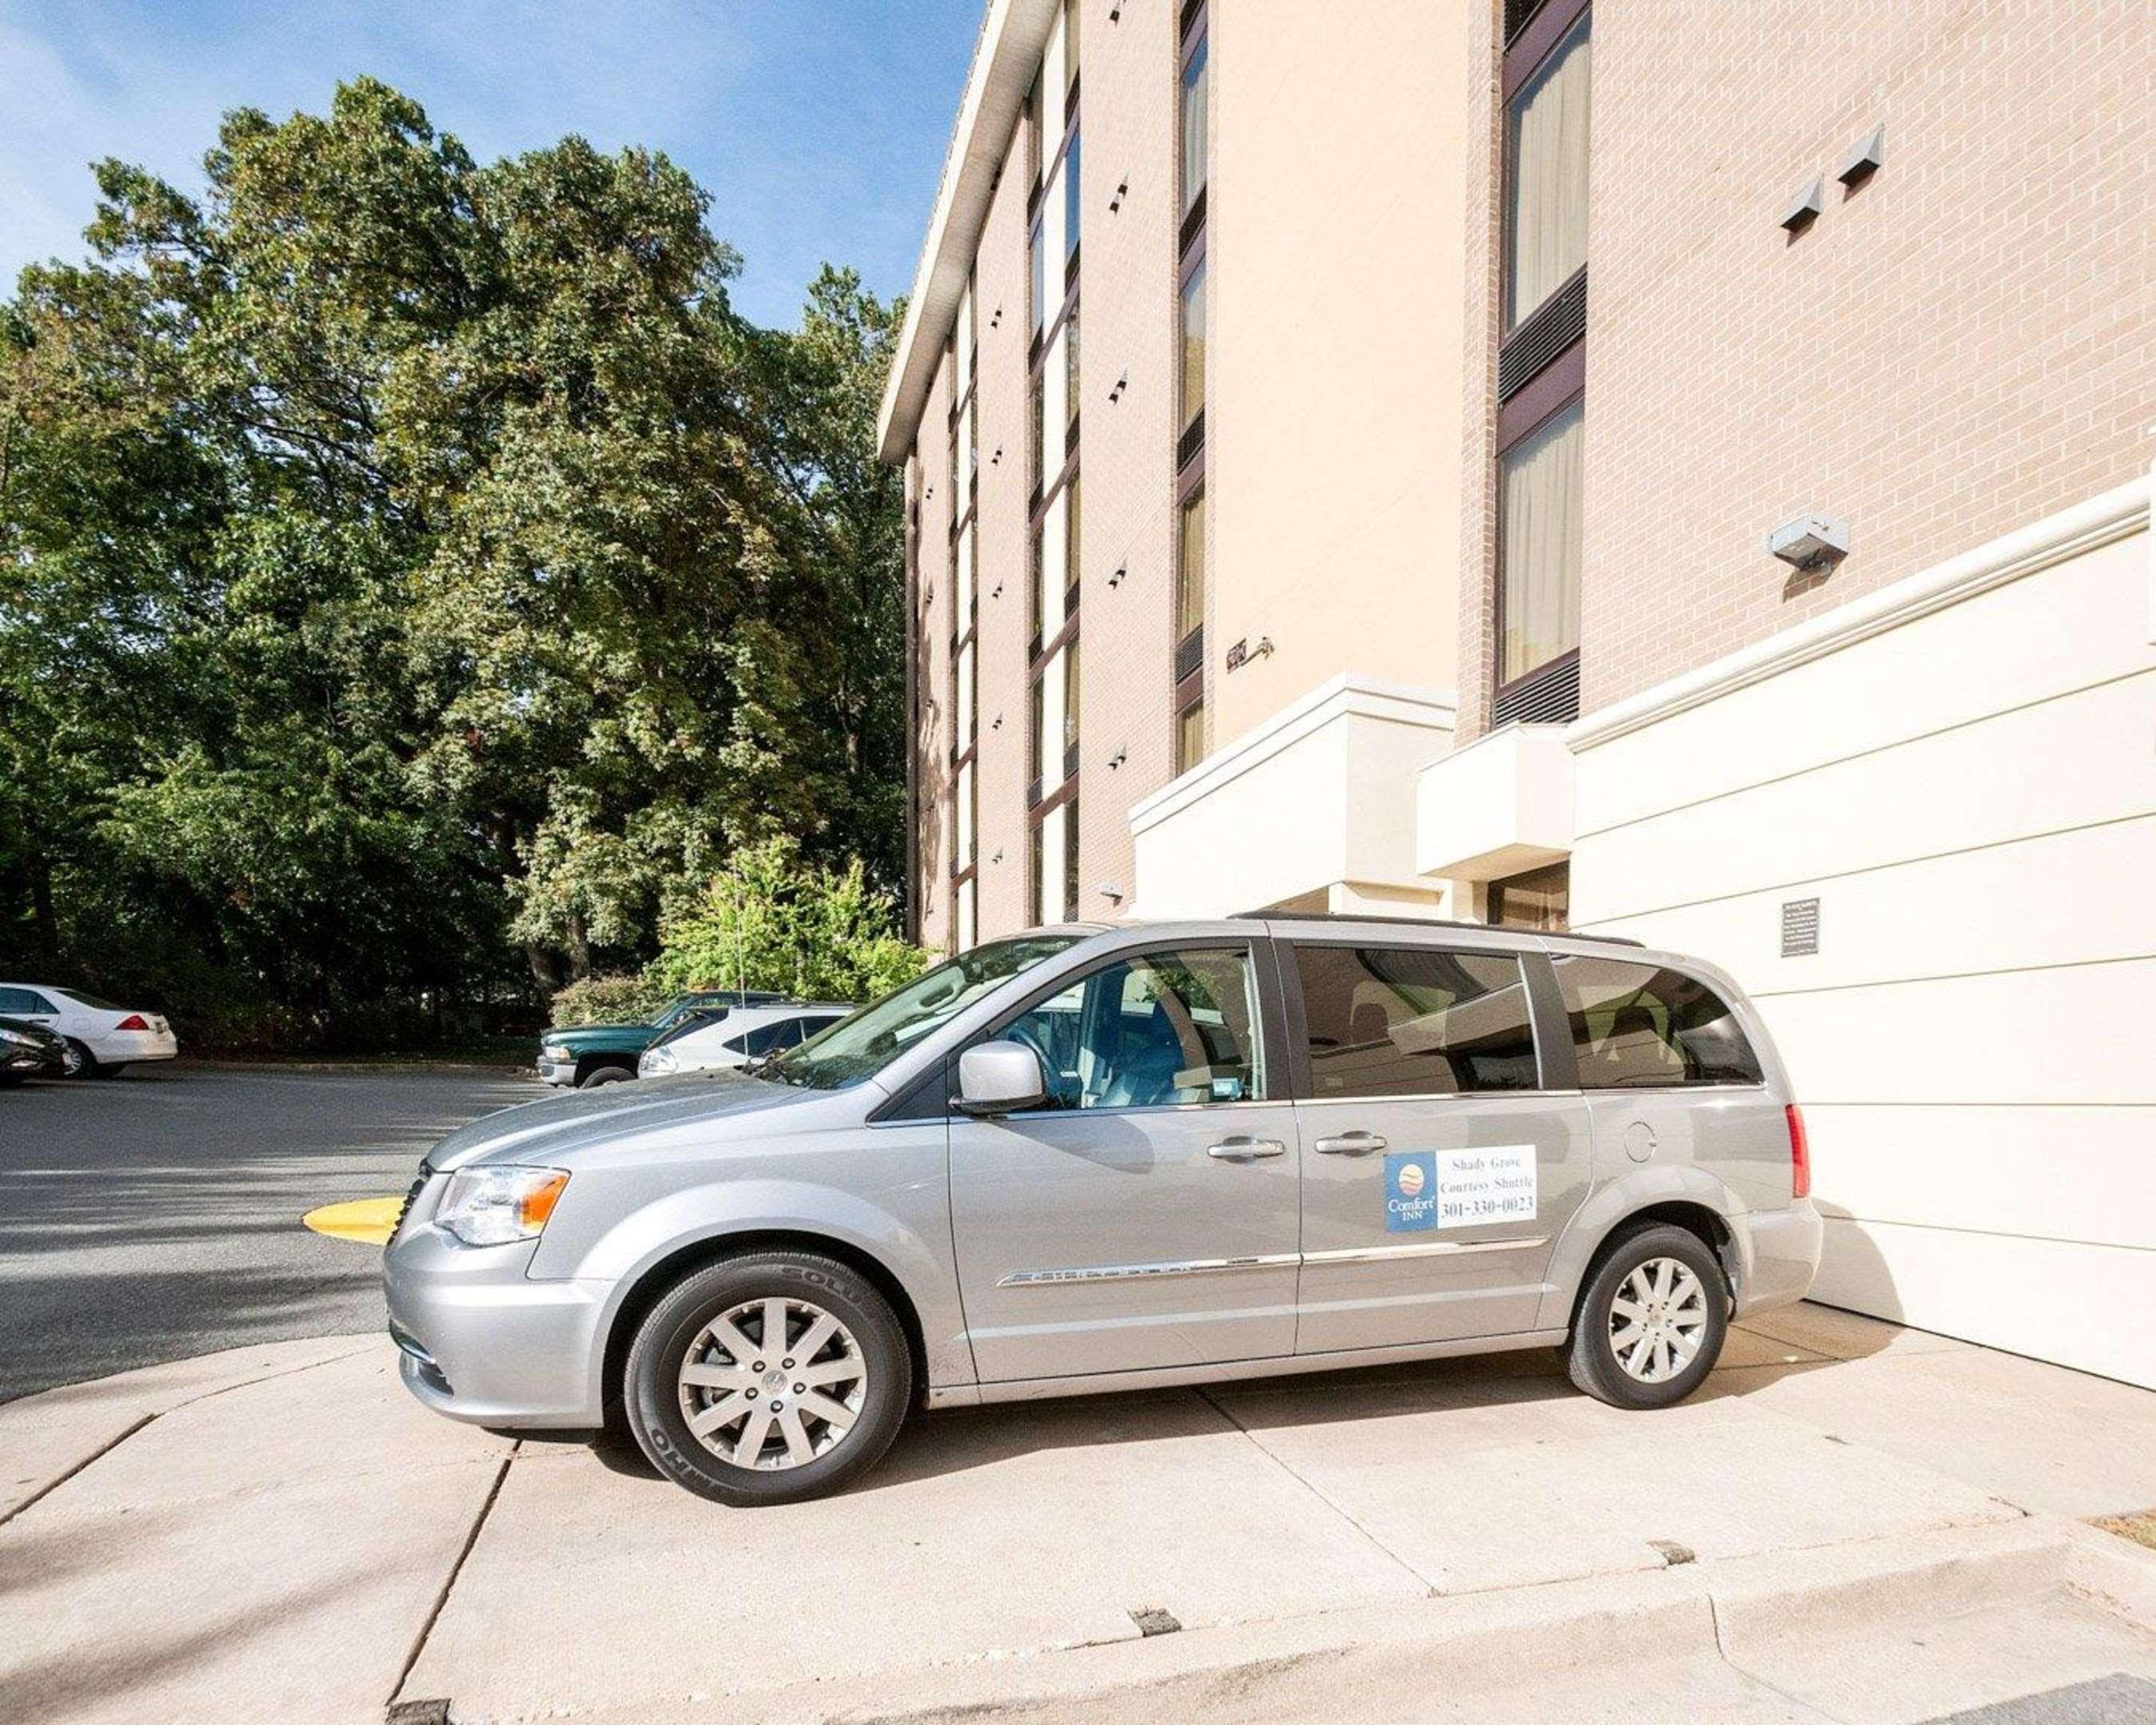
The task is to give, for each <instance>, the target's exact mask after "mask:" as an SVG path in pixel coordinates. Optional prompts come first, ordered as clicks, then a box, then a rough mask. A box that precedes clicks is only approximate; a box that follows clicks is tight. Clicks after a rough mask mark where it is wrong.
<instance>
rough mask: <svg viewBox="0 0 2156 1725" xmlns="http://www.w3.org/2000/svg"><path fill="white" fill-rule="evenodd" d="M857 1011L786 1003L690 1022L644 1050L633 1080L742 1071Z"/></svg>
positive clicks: (829, 1004)
mask: <svg viewBox="0 0 2156 1725" xmlns="http://www.w3.org/2000/svg"><path fill="white" fill-rule="evenodd" d="M859 1010H860V1008H858V1007H853V1006H847V1005H844V1004H841V1003H840V1002H838V1001H835V1000H815V1001H805V1000H791V1001H787V1002H784V1003H783V1004H779V1005H777V1006H742V1007H736V1008H735V1009H733V1010H732V1011H731V1012H730V1013H728V1014H726V1016H725V1017H724V1018H722V1019H716V1020H713V1019H690V1020H689V1022H688V1023H686V1024H683V1025H682V1026H681V1027H680V1029H675V1030H671V1031H669V1032H668V1033H667V1034H665V1035H664V1036H662V1037H660V1039H659V1040H658V1041H656V1042H654V1043H653V1044H652V1045H651V1046H650V1047H649V1048H647V1049H646V1050H644V1053H643V1054H642V1055H640V1056H639V1058H638V1060H637V1062H636V1076H638V1077H639V1078H665V1077H666V1076H670V1074H672V1073H675V1072H717V1071H724V1070H726V1069H727V1068H729V1067H732V1066H746V1065H748V1064H749V1063H750V1062H751V1061H752V1060H762V1059H763V1058H764V1056H765V1055H774V1054H783V1053H785V1051H786V1050H788V1049H789V1048H798V1047H800V1045H802V1044H803V1043H804V1042H806V1041H807V1040H808V1039H809V1038H810V1037H811V1036H814V1035H815V1034H817V1033H818V1032H819V1031H821V1030H826V1029H829V1028H830V1027H831V1026H832V1025H833V1024H837V1023H838V1022H839V1019H843V1018H848V1017H850V1016H851V1015H852V1014H854V1013H855V1012H858V1011H859Z"/></svg>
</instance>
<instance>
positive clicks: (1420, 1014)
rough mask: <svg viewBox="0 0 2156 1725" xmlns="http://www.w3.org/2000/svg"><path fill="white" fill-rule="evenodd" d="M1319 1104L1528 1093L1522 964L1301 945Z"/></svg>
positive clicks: (1483, 956) (1416, 951)
mask: <svg viewBox="0 0 2156 1725" xmlns="http://www.w3.org/2000/svg"><path fill="white" fill-rule="evenodd" d="M1295 968H1296V975H1297V976H1298V977H1300V978H1301V981H1302V1013H1303V1019H1304V1024H1305V1028H1306V1032H1307V1034H1308V1037H1309V1042H1310V1090H1311V1094H1312V1096H1315V1097H1320V1098H1322V1097H1326V1096H1452V1095H1464V1094H1469V1093H1471V1092H1474V1091H1493V1090H1532V1089H1533V1088H1534V1087H1535V1086H1536V1085H1537V1082H1538V1081H1539V1077H1538V1075H1537V1070H1536V1067H1535V1038H1534V1029H1533V1021H1532V1018H1531V1017H1530V1015H1529V1014H1528V1010H1527V985H1526V983H1525V980H1524V979H1523V978H1522V976H1521V973H1520V962H1519V960H1518V959H1517V958H1514V957H1510V956H1508V955H1507V954H1505V953H1501V952H1443V951H1440V950H1438V949H1437V948H1435V947H1352V948H1351V947H1297V948H1296V954H1295Z"/></svg>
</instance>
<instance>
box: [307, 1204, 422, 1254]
mask: <svg viewBox="0 0 2156 1725" xmlns="http://www.w3.org/2000/svg"><path fill="white" fill-rule="evenodd" d="M403 1205H404V1200H403V1199H401V1198H357V1199H353V1200H352V1202H351V1203H350V1204H324V1205H323V1206H322V1207H321V1209H318V1210H309V1211H308V1212H307V1213H306V1214H305V1215H304V1216H302V1217H300V1220H301V1221H302V1222H305V1224H307V1226H308V1227H310V1228H311V1229H313V1230H315V1232H316V1233H317V1234H326V1235H329V1237H330V1238H331V1239H332V1240H357V1241H358V1242H359V1243H360V1244H361V1245H388V1244H389V1236H390V1234H391V1233H392V1231H393V1230H395V1228H396V1226H397V1212H398V1210H400V1209H403Z"/></svg>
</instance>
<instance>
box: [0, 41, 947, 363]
mask: <svg viewBox="0 0 2156 1725" xmlns="http://www.w3.org/2000/svg"><path fill="white" fill-rule="evenodd" d="M980 11H981V5H980V0H649V3H646V0H612V3H609V0H579V3H574V4H571V3H567V0H432V3H428V0H298V3H292V0H285V3H281V4H274V5H273V4H264V3H254V0H102V3H92V0H79V3H76V4H72V5H70V4H64V3H58V0H0V139H4V140H5V143H4V146H0V288H4V289H5V290H7V291H9V292H12V290H13V285H14V280H15V275H16V272H17V271H18V270H19V269H20V268H21V267H22V266H23V264H25V263H27V262H28V261H30V260H31V259H38V258H46V257H51V256H55V255H58V256H61V257H67V258H74V257H77V256H80V254H81V253H82V251H83V249H84V248H83V246H82V244H81V232H82V228H83V225H84V224H85V223H86V222H87V221H88V220H89V219H90V213H91V208H92V205H93V203H94V200H95V188H94V187H93V186H92V184H91V182H90V174H89V172H88V164H89V163H90V162H93V161H95V160H96V159H97V158H99V157H105V156H117V157H121V158H122V159H123V160H126V161H131V162H140V163H141V164H143V165H144V166H146V167H149V168H151V169H152V170H154V171H155V172H158V173H160V174H162V175H163V176H164V177H166V178H167V179H170V180H172V181H173V182H176V183H177V184H179V185H181V186H182V187H186V188H187V189H189V190H194V189H198V187H199V186H200V184H201V160H202V156H203V151H205V150H206V149H207V148H208V146H209V145H210V143H211V142H212V141H213V138H214V136H215V133H216V127H217V121H218V116H220V115H221V114H222V113H223V112H224V111H225V110H227V109H228V108H234V107H245V106H252V107H257V108H260V109H263V110H265V111H266V112H268V113H269V114H270V115H272V116H276V117H279V118H281V117H283V116H285V115H287V114H289V113H291V112H292V111H293V110H295V109H306V110H311V111H314V112H320V111H321V110H323V109H324V108H326V105H327V104H328V100H329V97H330V93H331V88H332V86H333V85H335V84H336V81H337V80H340V79H348V78H352V77H356V76H358V75H360V74H372V75H374V76H376V77H378V78H382V79H383V80H387V81H388V82H389V83H391V84H393V85H396V86H398V88H399V89H400V90H404V91H405V92H406V93H407V94H408V95H413V96H415V97H417V98H418V100H419V101H420V102H421V103H423V105H424V106H425V107H426V110H427V112H428V116H429V119H431V120H432V121H433V122H434V126H435V127H436V128H437V130H439V131H449V132H454V134H456V136H458V137H459V138H460V139H462V140H463V141H464V143H465V146H466V147H467V148H468V149H470V151H472V153H473V154H474V155H475V156H476V157H479V158H480V160H482V161H485V160H490V159H491V158H493V157H496V156H502V155H509V154H513V153H515V152H516V151H522V150H526V149H531V148H533V147H535V146H539V145H542V144H546V143H549V142H552V141H553V140H554V139H556V138H558V137H560V136H562V134H564V133H565V132H571V131H575V132H581V133H583V135H584V136H586V137H588V138H589V139H591V140H592V141H593V142H594V143H595V144H598V146H601V147H603V148H608V149H611V148H613V147H616V146H619V145H622V144H627V143H639V144H645V145H649V146H652V147H653V148H655V149H660V150H663V151H665V152H666V154H667V155H668V156H670V157H672V158H673V159H674V160H675V162H679V163H680V164H681V165H682V166H683V167H685V168H687V169H688V170H689V172H691V173H692V174H694V175H695V176H696V179H697V181H698V182H700V183H701V185H702V186H703V187H704V188H705V189H706V191H707V192H709V193H711V199H712V204H711V218H710V219H711V227H712V229H713V231H714V232H715V233H716V234H718V235H719V236H720V237H721V238H722V239H727V240H731V242H732V243H733V244H734V246H735V247H736V249H738V250H739V251H740V252H741V253H742V258H743V261H744V268H743V270H742V276H741V279H740V280H739V281H738V282H737V284H736V288H735V303H736V304H737V305H738V306H739V307H740V308H741V309H742V311H745V312H747V314H748V315H749V316H751V317H753V318H755V319H756V320H757V321H759V322H763V323H767V324H776V323H790V322H792V321H793V318H794V316H795V315H796V313H797V311H798V307H799V305H800V301H801V294H802V290H803V288H804V287H805V286H806V285H807V284H808V280H809V279H810V278H811V277H812V276H813V275H814V274H815V271H816V269H817V267H818V265H819V264H821V263H823V262H824V260H825V259H829V260H831V261H833V262H843V263H850V264H854V265H855V266H856V267H857V268H858V269H860V271H861V273H862V275H864V276H865V278H866V280H867V281H868V283H869V285H870V286H871V287H873V288H874V289H875V290H876V291H877V292H878V293H880V294H883V295H893V294H898V293H903V292H905V291H906V290H907V289H908V288H909V287H910V286H911V284H912V276H913V264H914V259H915V257H916V254H917V251H918V249H919V246H920V242H921V231H922V229H923V228H925V227H926V226H927V220H928V208H929V204H930V202H931V200H932V198H934V196H935V191H936V180H937V173H938V172H939V171H940V169H941V167H942V159H943V146H944V141H945V139H946V136H947V133H948V130H949V127H950V125H951V121H952V116H953V115H954V114H955V113H956V111H957V102H958V94H959V89H960V86H961V85H962V83H963V81H964V79H965V74H966V66H967V62H968V59H969V57H970V56H971V54H972V51H973V33H974V30H975V28H976V26H977V24H978V21H979V18H980Z"/></svg>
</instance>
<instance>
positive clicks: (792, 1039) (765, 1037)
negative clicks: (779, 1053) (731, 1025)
mask: <svg viewBox="0 0 2156 1725" xmlns="http://www.w3.org/2000/svg"><path fill="white" fill-rule="evenodd" d="M794 1022H795V1021H794V1020H793V1019H773V1021H772V1022H771V1023H770V1024H758V1025H757V1027H756V1028H755V1029H752V1030H744V1031H742V1034H740V1035H738V1036H736V1037H733V1038H731V1040H728V1042H727V1043H726V1046H727V1047H728V1048H731V1049H733V1050H737V1051H738V1052H740V1053H742V1054H745V1055H748V1056H749V1057H750V1058H751V1059H752V1060H761V1059H762V1057H763V1056H764V1055H767V1054H769V1053H770V1052H771V1051H772V1050H773V1049H777V1048H792V1047H793V1046H794V1045H796V1044H797V1043H798V1042H799V1041H800V1040H801V1036H800V1033H799V1032H798V1030H795V1029H794Z"/></svg>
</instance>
